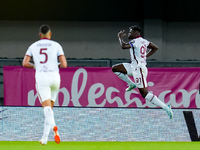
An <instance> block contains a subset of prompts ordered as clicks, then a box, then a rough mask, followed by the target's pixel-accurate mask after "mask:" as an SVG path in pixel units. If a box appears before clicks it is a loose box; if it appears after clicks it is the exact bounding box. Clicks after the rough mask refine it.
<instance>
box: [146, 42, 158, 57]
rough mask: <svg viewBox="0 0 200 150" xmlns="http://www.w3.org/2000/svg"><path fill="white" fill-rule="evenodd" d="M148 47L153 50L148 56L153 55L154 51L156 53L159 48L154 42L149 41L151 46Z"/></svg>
mask: <svg viewBox="0 0 200 150" xmlns="http://www.w3.org/2000/svg"><path fill="white" fill-rule="evenodd" d="M147 48H149V49H151V51H150V52H149V53H148V54H147V57H149V56H151V55H152V54H153V53H155V52H156V51H157V50H158V47H157V46H156V45H155V44H154V43H152V42H151V43H149V46H147Z"/></svg>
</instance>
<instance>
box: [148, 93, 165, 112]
mask: <svg viewBox="0 0 200 150" xmlns="http://www.w3.org/2000/svg"><path fill="white" fill-rule="evenodd" d="M145 99H146V100H148V101H150V102H151V103H153V104H155V105H156V106H160V107H161V108H163V109H166V107H167V105H166V104H164V103H163V102H162V101H161V100H160V99H158V97H157V96H156V95H153V94H151V93H148V94H147V95H146V97H145Z"/></svg>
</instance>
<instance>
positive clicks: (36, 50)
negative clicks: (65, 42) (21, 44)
mask: <svg viewBox="0 0 200 150" xmlns="http://www.w3.org/2000/svg"><path fill="white" fill-rule="evenodd" d="M39 32H40V33H39V36H40V37H41V39H40V40H39V41H36V42H35V43H33V44H32V45H31V46H30V47H29V48H28V50H27V52H26V54H25V57H24V60H23V64H22V65H23V66H24V67H26V68H32V69H34V68H35V69H36V73H35V79H36V89H37V92H38V98H39V100H40V102H41V104H42V107H43V109H44V116H45V120H44V132H43V136H42V138H41V140H40V144H42V145H45V144H47V141H48V136H49V133H50V131H51V130H52V131H53V132H54V139H55V142H56V143H57V144H58V143H60V137H59V134H58V128H57V126H56V124H55V120H54V112H53V106H54V102H55V100H56V97H57V94H58V91H59V88H60V74H59V67H60V68H66V67H67V61H66V58H65V55H64V52H63V49H62V47H61V45H60V44H59V43H57V42H55V41H52V40H51V36H52V32H51V30H50V27H49V26H48V25H42V26H41V27H40V30H39ZM32 57H33V61H34V64H32V63H31V62H30V61H31V58H32ZM58 61H59V63H58Z"/></svg>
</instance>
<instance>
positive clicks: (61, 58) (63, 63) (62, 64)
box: [58, 55, 67, 68]
mask: <svg viewBox="0 0 200 150" xmlns="http://www.w3.org/2000/svg"><path fill="white" fill-rule="evenodd" d="M58 59H59V61H60V64H59V68H67V60H66V58H65V56H64V55H60V56H58Z"/></svg>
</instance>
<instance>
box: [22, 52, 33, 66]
mask: <svg viewBox="0 0 200 150" xmlns="http://www.w3.org/2000/svg"><path fill="white" fill-rule="evenodd" d="M30 61H31V57H30V56H28V55H25V56H24V60H23V62H22V66H23V67H26V68H30V69H34V67H35V65H34V64H32V63H31V62H30Z"/></svg>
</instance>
